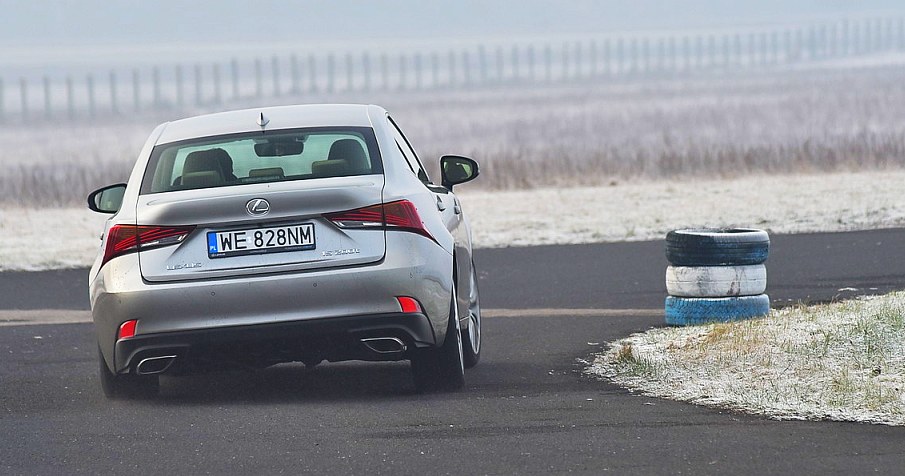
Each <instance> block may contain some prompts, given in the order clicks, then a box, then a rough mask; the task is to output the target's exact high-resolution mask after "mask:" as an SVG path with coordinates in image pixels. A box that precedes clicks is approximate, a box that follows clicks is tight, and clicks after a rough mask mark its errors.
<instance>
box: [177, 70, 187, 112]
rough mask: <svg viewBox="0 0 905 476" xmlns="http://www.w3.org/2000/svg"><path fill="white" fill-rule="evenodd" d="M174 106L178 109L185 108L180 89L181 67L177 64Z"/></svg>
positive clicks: (182, 92) (183, 95)
mask: <svg viewBox="0 0 905 476" xmlns="http://www.w3.org/2000/svg"><path fill="white" fill-rule="evenodd" d="M175 75H176V106H177V107H178V108H179V109H182V108H184V107H185V92H184V90H183V87H182V83H183V78H182V65H179V64H177V65H176V70H175Z"/></svg>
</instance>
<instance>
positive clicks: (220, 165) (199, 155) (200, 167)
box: [182, 148, 233, 177]
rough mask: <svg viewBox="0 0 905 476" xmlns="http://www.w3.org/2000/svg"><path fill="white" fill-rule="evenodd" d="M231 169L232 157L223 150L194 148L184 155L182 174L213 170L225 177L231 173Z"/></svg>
mask: <svg viewBox="0 0 905 476" xmlns="http://www.w3.org/2000/svg"><path fill="white" fill-rule="evenodd" d="M232 169H233V159H232V158H231V157H230V156H229V154H228V153H227V152H226V151H225V150H223V149H220V148H217V149H208V150H196V151H195V152H192V153H190V154H189V155H187V156H186V157H185V165H184V166H183V167H182V174H183V175H185V174H187V173H191V172H202V171H207V170H215V171H217V172H218V173H219V174H220V176H221V177H225V176H226V175H229V174H231V173H232Z"/></svg>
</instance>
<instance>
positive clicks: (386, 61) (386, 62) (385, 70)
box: [380, 53, 390, 91]
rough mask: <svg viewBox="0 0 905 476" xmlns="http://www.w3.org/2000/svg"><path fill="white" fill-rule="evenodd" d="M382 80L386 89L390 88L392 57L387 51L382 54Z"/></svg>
mask: <svg viewBox="0 0 905 476" xmlns="http://www.w3.org/2000/svg"><path fill="white" fill-rule="evenodd" d="M380 82H381V87H382V88H383V90H384V91H389V90H390V58H389V57H388V56H387V54H386V53H383V54H381V55H380Z"/></svg>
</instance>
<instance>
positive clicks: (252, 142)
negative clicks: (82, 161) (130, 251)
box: [141, 127, 383, 194]
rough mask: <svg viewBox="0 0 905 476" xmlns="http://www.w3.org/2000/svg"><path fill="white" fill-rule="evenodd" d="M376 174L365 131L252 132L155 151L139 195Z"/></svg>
mask: <svg viewBox="0 0 905 476" xmlns="http://www.w3.org/2000/svg"><path fill="white" fill-rule="evenodd" d="M379 173H383V167H382V164H381V162H380V153H379V152H378V149H377V141H376V140H375V138H374V130H373V129H371V128H368V127H342V128H323V127H319V128H309V129H293V130H280V131H267V132H263V133H262V132H253V133H243V134H231V135H226V136H217V137H205V138H201V139H191V140H186V141H181V142H173V143H170V144H163V145H158V146H157V147H155V148H154V150H153V151H152V152H151V160H150V161H149V162H148V168H147V170H146V171H145V176H144V179H143V180H142V185H141V193H142V194H148V193H160V192H170V191H174V190H193V189H199V188H211V187H223V186H230V185H242V184H248V183H263V182H281V181H287V180H305V179H313V178H325V177H344V176H350V175H368V174H379Z"/></svg>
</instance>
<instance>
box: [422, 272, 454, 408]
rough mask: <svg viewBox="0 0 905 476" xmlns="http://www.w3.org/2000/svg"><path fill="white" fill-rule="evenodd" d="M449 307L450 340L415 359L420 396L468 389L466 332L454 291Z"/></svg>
mask: <svg viewBox="0 0 905 476" xmlns="http://www.w3.org/2000/svg"><path fill="white" fill-rule="evenodd" d="M450 300H451V301H452V302H451V303H450V305H449V322H448V324H447V325H446V340H445V341H444V342H443V345H442V346H440V347H439V348H429V349H416V351H415V355H413V356H412V379H413V380H414V382H415V390H417V391H418V392H420V393H424V392H434V391H455V390H459V389H461V388H462V387H464V386H465V361H464V357H463V354H462V331H461V329H460V328H459V318H458V315H459V312H458V305H457V304H456V290H455V287H454V288H453V292H452V297H451V299H450Z"/></svg>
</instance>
